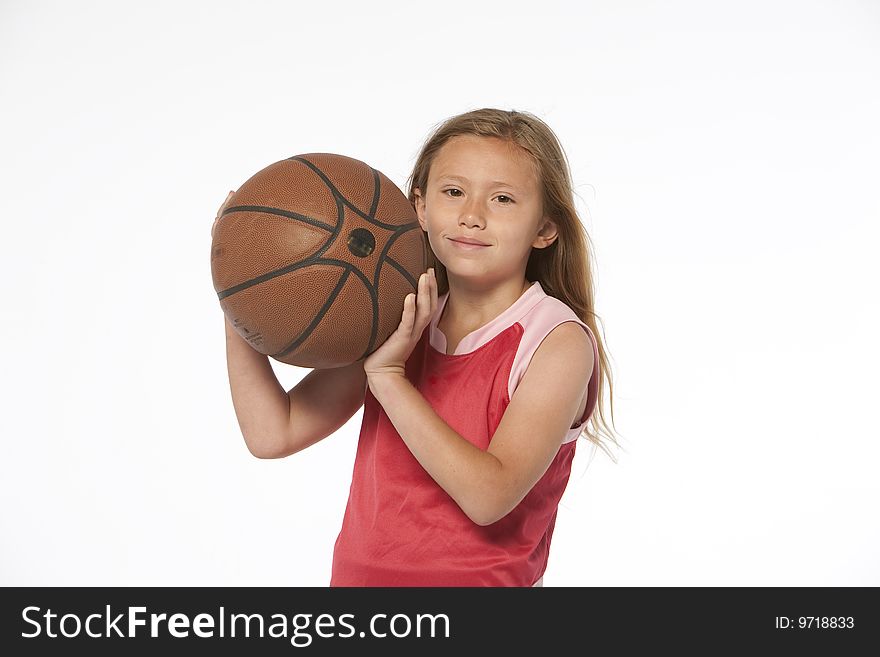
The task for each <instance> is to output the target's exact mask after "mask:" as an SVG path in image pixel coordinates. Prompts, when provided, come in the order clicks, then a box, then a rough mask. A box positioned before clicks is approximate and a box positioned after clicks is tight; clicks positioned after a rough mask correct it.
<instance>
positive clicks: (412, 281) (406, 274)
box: [385, 258, 418, 289]
mask: <svg viewBox="0 0 880 657" xmlns="http://www.w3.org/2000/svg"><path fill="white" fill-rule="evenodd" d="M385 262H387V263H388V264H389V265H391V266H392V267H394V268H395V269H396V270H397V271H399V272H400V273H401V274H402V275H403V277H404V278H405V279H406V280H407V281H408V282H409V284H410V285H412V287H413V289H415V288H416V286H417V285H418V282H417V281H416V279H414V278H413V277H412V275H411V274H410V273H409V272H408V271H407V270H406V268H404V266H403V265H401V264H399V263H398V262H397V261H396V260H395V259H394V258H385Z"/></svg>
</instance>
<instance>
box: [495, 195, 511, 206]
mask: <svg viewBox="0 0 880 657" xmlns="http://www.w3.org/2000/svg"><path fill="white" fill-rule="evenodd" d="M496 198H506V199H507V200H508V201H510V203H513V202H514V201H513V199H512V198H510V197H509V196H505V195H504V194H499V195H498V196H497V197H496ZM510 203H502V205H510Z"/></svg>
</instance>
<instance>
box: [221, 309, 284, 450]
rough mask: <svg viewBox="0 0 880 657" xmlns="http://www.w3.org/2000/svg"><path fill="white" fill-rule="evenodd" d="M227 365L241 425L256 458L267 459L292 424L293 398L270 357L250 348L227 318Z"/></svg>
mask: <svg viewBox="0 0 880 657" xmlns="http://www.w3.org/2000/svg"><path fill="white" fill-rule="evenodd" d="M223 323H224V324H225V326H226V365H227V370H228V373H229V388H230V391H231V393H232V405H233V407H234V408H235V415H236V417H237V418H238V426H239V428H240V429H241V433H242V436H243V437H244V440H245V443H246V444H247V447H248V449H249V450H250V451H251V453H252V454H253V455H254V456H260V457H266V456H271V455H272V454H273V453H274V452H275V448H276V446H277V445H278V444H279V443H281V442H283V438H284V435H285V432H286V431H287V429H288V425H289V423H290V398H289V397H288V396H287V392H286V391H285V390H284V388H283V387H282V386H281V384H280V383H279V382H278V379H277V377H276V376H275V372H274V371H273V370H272V365H271V364H270V363H269V357H268V356H266V355H265V354H261V353H260V352H258V351H257V350H256V349H254V348H253V347H251V346H250V345H249V344H248V342H247V340H245V339H244V338H242V337H241V336H240V335H239V334H238V333H237V332H236V331H235V329H234V328H232V326H231V325H230V323H229V321H228V320H227V319H226V318H225V316H224V322H223Z"/></svg>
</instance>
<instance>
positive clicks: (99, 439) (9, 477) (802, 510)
mask: <svg viewBox="0 0 880 657" xmlns="http://www.w3.org/2000/svg"><path fill="white" fill-rule="evenodd" d="M878 37H880V3H877V2H873V1H869V0H864V1H862V2H858V1H853V0H851V1H848V2H831V1H828V2H795V1H790V2H782V1H778V0H777V1H768V0H761V1H754V0H750V1H746V2H743V1H738V2H730V3H720V2H713V3H705V2H698V1H692V2H684V1H672V2H668V1H667V2H656V3H655V2H632V1H630V2H620V1H611V0H608V1H603V2H579V3H575V2H556V1H552V0H544V1H542V2H540V3H537V4H536V3H534V2H515V1H511V0H505V1H504V2H460V1H451V0H444V1H443V2H432V3H408V2H402V1H401V2H388V1H384V2H383V1H375V0H374V1H372V2H369V3H360V2H350V3H339V2H319V3H307V2H253V1H248V2H243V1H242V2H204V3H195V2H151V3H148V4H144V3H140V4H136V3H125V4H123V3H114V2H83V3H64V2H52V3H48V2H24V1H17V2H9V1H5V2H3V3H2V4H0V101H2V102H0V107H2V122H0V153H2V164H0V167H2V168H0V180H2V188H3V192H2V194H0V218H2V238H0V243H2V245H3V246H2V258H0V268H2V276H0V281H2V291H0V292H2V296H0V299H2V306H0V307H2V313H3V316H2V322H0V331H2V341H0V344H2V349H3V353H2V364H0V367H2V373H3V375H2V403H3V411H2V416H0V422H2V425H0V427H2V438H3V442H2V460H0V495H2V511H0V533H2V539H0V584H3V585H90V586H91V585H149V586H151V585H187V586H188V585H212V586H224V585H284V586H326V585H327V584H328V583H329V579H330V564H331V556H332V549H333V544H334V541H335V538H336V535H337V532H338V530H339V527H340V523H341V520H342V514H343V511H344V508H345V502H346V499H347V494H348V486H349V482H350V477H351V468H352V464H353V459H354V453H355V446H356V443H357V434H358V430H359V427H360V421H361V412H358V414H357V415H355V416H354V417H353V418H352V419H351V421H350V422H349V423H348V424H347V425H346V426H345V427H344V428H343V429H341V430H340V431H339V432H337V434H335V435H334V436H332V437H330V438H328V439H326V440H325V441H323V442H321V443H319V444H317V445H315V446H314V447H312V448H310V449H308V450H306V451H305V452H302V453H300V454H297V455H295V456H293V457H290V458H287V459H282V460H277V461H264V460H258V459H255V458H253V457H252V456H251V455H250V454H249V453H248V451H247V449H246V447H245V444H244V441H243V439H242V437H241V434H240V433H239V429H238V425H237V421H236V418H235V414H234V411H233V407H232V402H231V397H230V394H229V388H228V381H227V376H226V361H225V342H224V331H223V315H222V311H221V310H220V306H219V303H218V301H217V297H216V294H215V292H214V290H213V286H212V281H211V275H210V264H209V257H210V256H209V253H210V235H209V233H210V227H211V223H212V221H213V219H214V214H215V212H216V210H217V208H218V206H219V205H220V204H221V202H222V201H223V199H224V197H225V196H226V192H227V191H228V190H230V189H235V188H237V187H238V186H239V185H241V183H242V182H244V181H245V180H246V179H247V178H249V177H250V176H251V175H252V174H253V173H255V172H256V171H258V170H259V169H262V168H263V167H265V166H267V165H268V164H270V163H272V162H275V161H277V160H281V159H284V158H286V157H290V156H292V155H296V154H299V153H308V152H315V151H324V152H337V153H343V154H346V155H349V156H352V157H355V158H358V159H361V160H363V161H365V162H368V163H369V164H371V165H372V166H374V167H375V168H377V169H379V170H381V171H383V172H384V173H385V174H386V175H388V176H389V177H390V178H391V179H392V180H393V181H394V182H395V183H397V184H398V186H400V187H401V188H402V187H403V186H404V184H405V180H406V177H407V175H408V174H409V173H410V170H411V168H412V166H413V164H414V162H415V157H416V155H417V153H418V150H419V148H420V146H421V145H422V143H423V141H424V139H425V138H426V137H427V136H428V134H429V132H430V130H431V129H432V128H433V127H434V126H435V125H436V124H438V123H439V122H441V121H442V120H444V119H446V118H448V117H450V116H452V115H454V114H457V113H460V112H464V111H468V110H470V109H475V108H478V107H499V108H502V109H521V110H527V111H530V112H533V113H535V114H537V115H538V116H540V117H541V118H543V119H544V120H545V121H546V122H547V123H548V124H549V125H550V126H551V127H552V128H553V129H554V131H555V132H556V133H557V135H558V136H559V138H560V140H561V142H562V144H563V146H564V147H565V149H566V152H567V154H568V157H569V159H570V161H571V166H572V173H573V176H574V182H575V186H576V193H577V201H578V204H579V209H580V210H581V211H582V214H583V218H584V222H585V225H586V226H587V228H588V230H589V231H590V234H591V236H592V238H593V240H594V243H595V246H596V257H597V262H598V278H597V285H598V299H597V304H598V305H597V311H598V313H599V315H600V316H601V318H602V320H603V321H604V327H605V336H606V338H607V346H608V348H609V350H610V353H611V355H612V357H613V364H614V375H615V392H616V404H615V417H616V420H617V427H618V429H619V430H620V431H621V433H622V434H623V439H622V441H623V445H624V447H625V448H626V451H625V452H619V453H618V463H616V464H615V463H612V462H611V461H610V460H609V459H608V458H607V457H606V456H604V455H603V454H602V453H601V452H598V453H596V454H595V456H594V457H593V458H592V460H591V459H590V450H589V449H588V444H587V443H585V442H584V441H581V442H580V444H579V450H578V456H577V458H576V460H575V464H574V467H573V470H572V475H571V480H570V484H569V488H568V489H567V491H566V494H565V497H564V498H563V501H562V505H561V507H560V510H559V517H558V521H557V527H556V533H555V535H554V539H553V544H552V548H551V554H550V564H549V567H548V569H547V573H546V576H545V585H546V586H631V585H647V586H657V585H671V586H685V585H697V586H708V585H721V586H740V585H759V586H781V585H793V586H806V585H820V586H828V585H844V586H859V585H872V586H877V585H880V561H878V558H877V555H878V554H880V522H878V500H880V483H878V477H877V474H876V472H877V467H878V462H880V445H878V430H877V420H876V411H875V408H876V400H877V392H878V386H877V370H878V367H880V359H878V348H877V339H878V338H877V336H878V334H880V326H878V324H880V322H878V305H877V281H878V280H880V276H878V274H880V272H878V265H877V264H876V258H877V247H878V238H880V230H878V219H880V195H878V180H880V163H878V153H880V130H878V116H880V39H878ZM273 366H274V368H275V371H276V373H277V375H278V377H279V379H280V381H281V383H282V384H283V385H284V386H285V388H290V387H292V386H293V385H294V384H295V383H296V382H297V381H299V380H300V378H301V377H302V376H304V375H305V373H306V372H307V370H303V369H300V368H294V367H291V366H288V365H283V364H280V363H277V362H273Z"/></svg>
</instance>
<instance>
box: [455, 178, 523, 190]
mask: <svg viewBox="0 0 880 657" xmlns="http://www.w3.org/2000/svg"><path fill="white" fill-rule="evenodd" d="M438 180H458V181H459V182H470V181H469V180H468V179H467V178H465V177H464V176H453V175H443V176H440V177H439V178H438ZM489 184H490V185H504V186H505V187H510V188H511V189H519V188H518V187H517V186H516V185H511V184H510V183H509V182H504V181H503V180H493V181H491V182H490V183H489Z"/></svg>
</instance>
